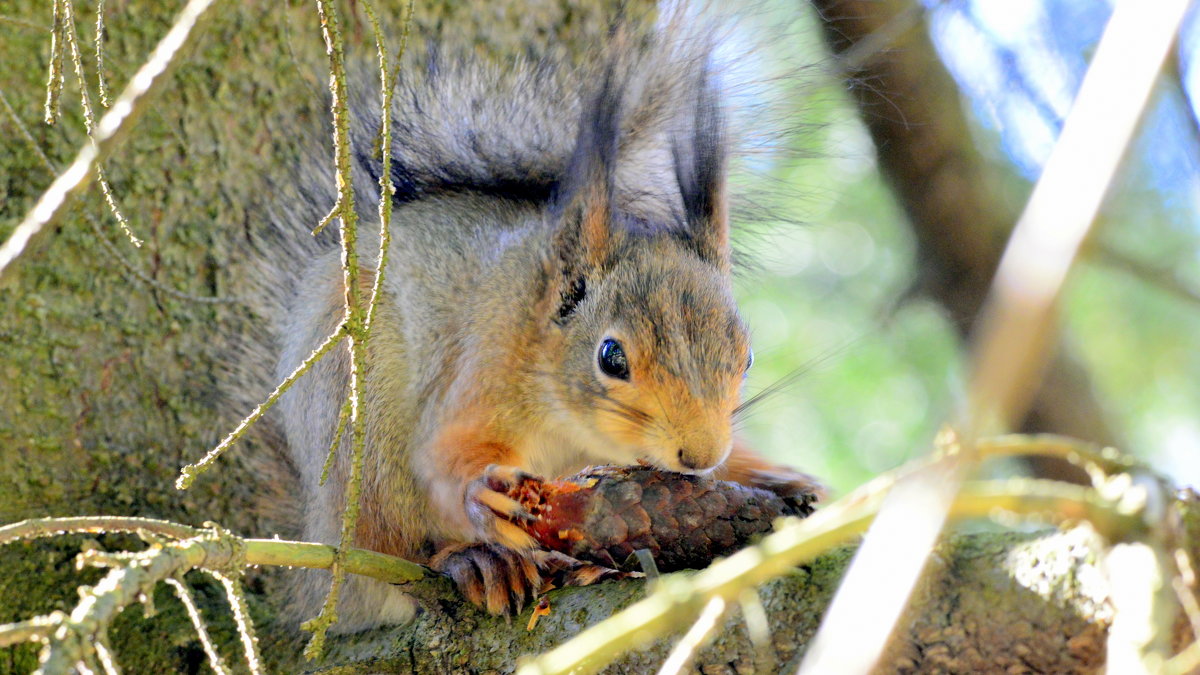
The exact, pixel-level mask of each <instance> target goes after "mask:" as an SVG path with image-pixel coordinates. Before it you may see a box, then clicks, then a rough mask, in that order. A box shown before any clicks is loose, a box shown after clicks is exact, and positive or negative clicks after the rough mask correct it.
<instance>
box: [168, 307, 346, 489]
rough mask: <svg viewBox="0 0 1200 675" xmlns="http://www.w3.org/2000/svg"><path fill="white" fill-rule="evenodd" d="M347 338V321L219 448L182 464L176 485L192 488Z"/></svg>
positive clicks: (242, 422)
mask: <svg viewBox="0 0 1200 675" xmlns="http://www.w3.org/2000/svg"><path fill="white" fill-rule="evenodd" d="M344 337H346V324H344V323H343V324H340V325H339V326H338V327H337V328H335V329H334V331H333V332H332V333H330V334H329V337H327V338H325V342H323V343H321V345H320V346H319V347H317V348H316V349H314V350H313V351H312V353H311V354H309V355H308V357H307V358H306V359H304V361H303V362H301V363H300V365H299V366H296V369H295V370H293V371H292V372H291V374H290V375H288V376H287V377H285V378H284V379H283V382H280V383H279V386H277V387H275V391H272V392H271V393H270V394H269V395H268V396H267V399H266V400H265V401H263V402H262V403H259V404H258V406H257V407H256V408H255V409H254V410H252V411H251V412H250V414H249V415H247V416H246V417H245V418H244V419H242V421H241V422H240V423H239V424H238V425H237V428H235V429H234V430H233V431H231V432H229V435H227V436H226V437H225V438H224V439H222V440H221V442H220V443H218V444H217V447H215V448H213V449H212V450H209V451H208V453H207V454H205V455H204V456H203V457H201V458H200V459H199V460H198V461H196V462H195V463H193V464H188V465H187V466H185V467H183V469H181V470H180V471H179V478H177V479H176V480H175V487H176V488H178V489H180V490H186V489H188V488H189V487H191V485H192V481H194V480H196V476H198V475H200V474H201V473H203V472H205V471H207V470H208V468H209V467H210V466H212V464H213V462H215V461H217V459H218V458H220V456H221V455H223V454H225V451H226V450H228V449H229V448H230V447H232V446H233V444H234V443H235V442H236V441H237V439H239V438H241V437H242V435H243V434H245V433H246V430H247V429H249V428H250V425H252V424H254V422H256V421H257V420H258V418H260V417H262V416H263V415H264V414H266V412H267V411H268V410H270V409H271V406H273V405H275V403H276V402H278V401H279V397H281V396H283V394H284V392H286V391H287V390H288V389H290V388H291V387H292V385H293V384H295V383H296V380H299V379H300V377H301V376H302V375H304V373H306V372H308V369H309V368H312V367H313V365H314V364H316V362H317V361H319V360H321V357H322V356H325V354H326V353H328V352H329V351H330V350H331V349H333V348H334V347H336V346H337V344H338V343H339V342H341V341H342V338H344Z"/></svg>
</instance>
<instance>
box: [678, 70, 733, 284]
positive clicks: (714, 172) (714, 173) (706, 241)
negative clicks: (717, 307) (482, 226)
mask: <svg viewBox="0 0 1200 675" xmlns="http://www.w3.org/2000/svg"><path fill="white" fill-rule="evenodd" d="M697 79H698V82H697V85H698V86H697V87H696V113H695V117H694V119H693V123H692V127H691V129H690V131H691V138H690V139H686V140H685V139H681V138H680V137H676V138H675V141H674V143H673V144H672V154H673V156H674V161H675V178H676V180H677V181H678V183H679V196H680V199H681V200H682V202H683V217H684V224H685V230H684V233H685V240H686V241H687V242H688V243H689V244H690V245H691V246H692V248H694V249H695V251H696V253H697V255H699V256H700V257H701V258H702V259H704V260H707V261H709V262H711V263H713V264H715V265H717V266H718V267H720V268H722V269H724V270H728V269H729V266H730V257H731V250H730V244H729V204H728V196H727V194H726V190H725V181H726V172H727V165H728V161H727V159H728V153H727V148H726V144H727V139H726V136H725V119H724V115H723V112H722V110H721V101H720V95H719V92H718V90H717V84H716V83H715V82H714V81H713V77H712V74H711V73H710V72H709V70H708V68H707V66H704V67H701V68H700V70H699V73H698V74H697ZM688 140H690V142H687V141H688Z"/></svg>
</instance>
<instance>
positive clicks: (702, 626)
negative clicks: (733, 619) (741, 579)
mask: <svg viewBox="0 0 1200 675" xmlns="http://www.w3.org/2000/svg"><path fill="white" fill-rule="evenodd" d="M732 606H733V605H730V604H728V603H726V602H725V598H722V597H721V596H717V597H715V598H713V599H711V600H709V601H708V604H707V605H705V606H704V609H703V610H702V611H701V612H700V616H699V617H698V618H697V619H696V623H694V624H692V627H691V628H689V629H688V632H686V633H684V634H683V637H681V638H679V642H677V643H675V648H674V649H672V650H671V653H670V654H669V655H667V660H666V661H664V662H663V664H662V668H659V669H658V675H678V674H679V673H682V672H683V671H684V669H685V668H687V667H688V664H690V663H691V662H692V659H694V658H696V652H697V651H699V650H700V648H701V647H702V646H704V643H705V642H708V638H709V636H711V635H712V633H713V631H714V630H716V629H717V626H720V625H721V620H722V619H724V618H725V615H726V614H727V613H728V612H729V608H730V607H732Z"/></svg>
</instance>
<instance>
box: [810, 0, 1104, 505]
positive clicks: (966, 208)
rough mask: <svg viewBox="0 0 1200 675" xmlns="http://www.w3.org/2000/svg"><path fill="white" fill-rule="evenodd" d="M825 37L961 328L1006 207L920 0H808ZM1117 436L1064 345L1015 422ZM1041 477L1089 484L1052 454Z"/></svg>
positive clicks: (984, 284)
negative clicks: (932, 37)
mask: <svg viewBox="0 0 1200 675" xmlns="http://www.w3.org/2000/svg"><path fill="white" fill-rule="evenodd" d="M812 4H813V6H814V7H815V8H816V10H817V13H818V15H819V17H820V21H821V26H822V29H823V33H824V36H825V40H826V42H827V43H828V44H829V47H830V49H831V50H832V51H833V53H834V55H835V57H836V58H837V59H838V63H839V64H841V66H842V67H843V68H842V70H843V75H844V77H845V78H846V80H847V83H848V84H849V87H850V91H851V93H852V95H853V97H854V100H855V102H856V103H857V104H858V108H859V113H860V115H861V117H862V120H863V123H864V124H865V125H866V127H867V130H868V132H869V133H870V134H871V138H872V140H873V141H874V143H875V148H876V154H877V157H878V160H879V167H880V170H881V171H882V173H883V175H884V177H885V178H886V179H887V180H888V182H889V183H890V184H891V186H892V189H893V190H894V192H895V193H896V197H897V199H898V200H899V202H900V204H901V206H902V207H903V208H904V211H905V213H906V214H907V215H908V220H909V225H910V226H911V227H912V231H913V234H914V235H915V237H916V241H917V262H916V264H917V269H918V273H917V274H918V282H919V284H920V286H921V289H922V290H923V291H924V292H926V293H927V294H928V295H929V296H930V297H932V298H933V299H934V300H936V301H937V302H938V303H939V304H941V305H942V307H943V308H945V311H946V315H947V316H948V318H949V319H950V321H951V322H952V323H953V325H954V326H955V328H957V329H958V332H959V334H960V335H961V336H962V337H963V338H970V337H971V335H972V331H973V329H974V326H975V320H976V318H977V317H978V316H979V310H980V308H981V307H982V306H983V302H984V299H985V298H986V297H987V291H988V287H989V285H990V284H991V280H992V276H993V275H994V274H995V271H996V267H997V265H998V264H999V262H1000V254H1001V253H1002V252H1003V250H1004V244H1005V242H1006V240H1007V237H1008V233H1009V231H1010V230H1011V229H1012V226H1013V224H1014V223H1015V222H1016V219H1017V212H1016V210H1015V208H1014V205H1013V204H1011V203H1009V202H1007V201H1005V200H1003V199H1000V198H999V195H1000V194H1001V192H1000V190H999V189H998V181H997V180H995V179H994V176H992V175H991V173H992V171H991V170H989V167H987V166H986V164H985V163H984V161H983V159H982V158H981V157H980V155H979V153H978V152H977V151H976V149H975V140H974V139H973V138H972V137H971V132H970V128H969V126H968V123H967V119H966V116H965V115H964V113H963V110H962V103H961V99H960V95H959V91H958V88H957V86H956V85H955V83H954V80H953V78H952V77H951V76H950V74H949V73H948V72H947V71H946V68H945V66H943V65H942V62H941V60H940V59H939V58H938V55H937V52H936V51H934V48H933V44H932V42H931V41H930V38H929V34H928V31H927V30H926V25H925V22H924V20H923V19H924V15H923V10H922V9H921V7H920V5H919V3H915V2H910V1H909V0H814V1H813V3H812ZM1021 431H1024V432H1027V433H1037V432H1050V433H1060V434H1065V435H1068V436H1074V437H1076V438H1081V439H1085V440H1089V441H1093V442H1096V443H1100V444H1106V445H1119V442H1118V441H1119V439H1118V438H1117V436H1116V434H1115V432H1114V431H1113V430H1112V429H1111V428H1110V427H1109V425H1108V423H1107V421H1106V416H1105V415H1104V413H1103V410H1102V408H1101V406H1100V403H1099V402H1098V401H1097V400H1096V398H1095V396H1094V393H1093V391H1092V388H1091V384H1090V378H1089V376H1088V373H1087V371H1086V369H1085V368H1084V366H1083V364H1081V363H1080V362H1079V360H1078V359H1077V358H1076V357H1075V356H1074V355H1072V354H1071V352H1070V350H1069V349H1068V348H1067V347H1066V346H1065V345H1063V344H1059V346H1058V347H1057V354H1056V356H1055V358H1054V360H1053V362H1052V363H1051V364H1050V366H1049V368H1048V369H1047V371H1046V375H1045V379H1044V380H1043V382H1042V384H1041V386H1040V389H1039V391H1038V393H1037V396H1036V397H1035V399H1034V402H1033V407H1032V409H1031V411H1030V413H1029V414H1028V415H1027V416H1026V418H1025V420H1024V423H1023V424H1022V427H1021ZM1037 466H1039V467H1040V468H1042V469H1043V471H1042V475H1048V476H1051V477H1056V478H1065V479H1073V480H1075V481H1076V482H1084V483H1086V476H1084V475H1083V474H1082V472H1080V471H1078V470H1074V469H1073V468H1072V467H1070V465H1066V464H1065V463H1063V462H1058V461H1057V460H1053V461H1051V462H1040V461H1039V462H1037Z"/></svg>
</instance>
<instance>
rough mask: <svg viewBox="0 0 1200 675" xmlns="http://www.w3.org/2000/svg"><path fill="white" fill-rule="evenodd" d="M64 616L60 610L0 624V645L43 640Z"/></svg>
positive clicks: (9, 645)
mask: <svg viewBox="0 0 1200 675" xmlns="http://www.w3.org/2000/svg"><path fill="white" fill-rule="evenodd" d="M65 616H66V615H65V614H63V613H62V612H55V613H54V614H51V615H48V616H36V617H34V618H32V619H28V620H26V621H18V622H16V623H6V624H0V647H11V646H12V645H17V644H21V643H22V642H44V641H45V640H46V639H48V638H49V637H50V635H51V634H52V633H53V632H54V629H55V628H56V627H57V626H58V624H59V623H61V622H62V619H63V617H65Z"/></svg>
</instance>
